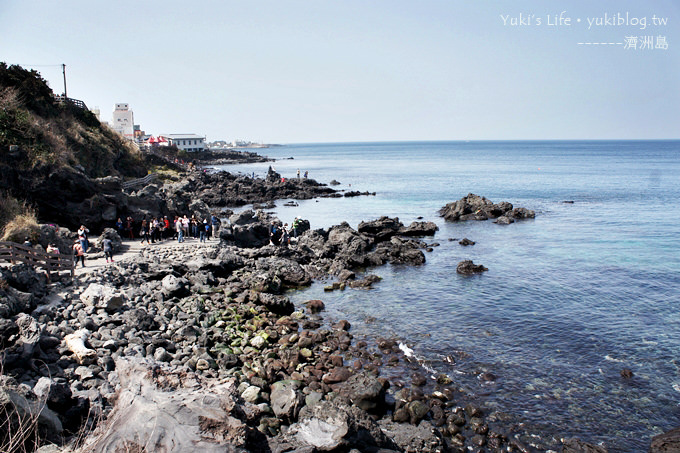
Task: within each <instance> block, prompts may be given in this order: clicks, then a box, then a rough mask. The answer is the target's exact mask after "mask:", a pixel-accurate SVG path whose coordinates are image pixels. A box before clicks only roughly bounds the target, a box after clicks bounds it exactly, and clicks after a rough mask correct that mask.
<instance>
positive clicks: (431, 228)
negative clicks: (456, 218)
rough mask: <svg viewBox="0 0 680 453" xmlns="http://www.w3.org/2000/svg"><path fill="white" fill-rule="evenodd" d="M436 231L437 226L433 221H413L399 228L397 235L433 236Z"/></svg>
mask: <svg viewBox="0 0 680 453" xmlns="http://www.w3.org/2000/svg"><path fill="white" fill-rule="evenodd" d="M437 231H439V227H438V226H437V224H436V223H434V222H413V223H411V224H410V225H409V226H408V227H405V228H404V227H402V228H400V229H399V235H400V236H407V237H423V236H433V235H434V234H435V233H436V232H437Z"/></svg>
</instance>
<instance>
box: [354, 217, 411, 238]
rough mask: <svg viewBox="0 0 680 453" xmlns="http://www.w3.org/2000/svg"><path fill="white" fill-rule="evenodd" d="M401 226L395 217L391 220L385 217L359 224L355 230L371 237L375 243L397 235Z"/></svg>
mask: <svg viewBox="0 0 680 453" xmlns="http://www.w3.org/2000/svg"><path fill="white" fill-rule="evenodd" d="M403 226H404V225H403V224H402V223H401V222H400V221H399V219H398V218H396V217H395V218H394V219H391V218H389V217H387V216H382V217H380V218H379V219H377V220H372V221H370V222H361V223H359V227H358V228H357V230H358V231H359V233H362V234H365V235H368V236H371V237H373V238H374V239H375V241H376V242H382V241H386V240H388V239H390V238H391V237H392V236H394V235H395V234H397V233H398V232H399V230H400V229H401V228H403Z"/></svg>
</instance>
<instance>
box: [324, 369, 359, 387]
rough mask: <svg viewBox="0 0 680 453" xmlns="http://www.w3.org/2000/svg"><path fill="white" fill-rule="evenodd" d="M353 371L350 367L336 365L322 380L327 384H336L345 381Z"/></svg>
mask: <svg viewBox="0 0 680 453" xmlns="http://www.w3.org/2000/svg"><path fill="white" fill-rule="evenodd" d="M351 375H352V373H351V372H350V371H349V369H348V368H345V367H336V368H333V369H332V370H331V371H329V372H328V373H326V374H325V375H324V376H323V379H322V381H323V382H324V383H325V384H336V383H338V382H343V381H346V380H347V379H349V377H350V376H351Z"/></svg>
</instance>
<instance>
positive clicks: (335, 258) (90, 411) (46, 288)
mask: <svg viewBox="0 0 680 453" xmlns="http://www.w3.org/2000/svg"><path fill="white" fill-rule="evenodd" d="M230 220H231V224H232V225H233V226H232V227H231V228H225V229H223V230H222V232H221V234H220V245H219V246H210V247H203V248H176V247H173V246H172V245H168V246H166V247H163V248H149V249H145V250H143V251H142V252H141V253H140V255H139V256H137V257H135V258H134V259H133V260H127V261H123V262H117V263H116V264H115V265H114V266H109V267H107V268H106V269H104V270H103V271H101V272H99V273H96V274H85V275H82V276H81V277H80V278H78V279H76V280H75V281H74V282H73V283H72V284H71V285H68V284H66V285H65V284H63V283H53V284H51V285H48V283H47V281H46V280H45V279H44V278H41V276H40V275H38V274H35V272H34V271H33V270H32V269H30V268H28V267H27V266H25V265H17V266H13V267H11V268H8V269H4V268H3V270H2V280H3V281H4V282H5V289H3V292H4V296H3V300H4V301H6V302H9V303H6V304H4V305H3V308H5V309H6V310H7V311H8V312H7V313H5V316H4V317H3V325H2V329H0V332H1V334H2V335H0V341H2V344H3V347H4V349H5V357H4V363H5V376H4V378H3V379H4V387H3V388H4V389H5V392H8V393H12V394H13V395H14V397H15V398H24V399H25V400H26V401H31V400H33V401H40V400H41V398H42V399H43V400H44V401H46V404H47V407H48V409H49V410H44V411H43V412H42V413H43V415H42V417H43V418H46V419H49V420H50V423H47V422H45V423H43V424H42V425H44V426H49V430H48V431H46V432H45V438H46V439H52V440H54V439H57V438H59V437H66V438H69V436H75V435H77V433H78V432H79V431H80V430H81V429H82V427H83V426H89V427H90V428H94V424H95V421H96V420H101V421H100V422H99V427H98V428H97V429H95V430H94V431H93V432H92V433H91V434H90V435H89V436H88V437H87V441H86V444H85V447H84V448H85V449H87V450H95V451H115V450H116V449H120V448H130V447H131V446H133V445H135V444H140V443H142V444H146V442H148V441H149V439H152V440H153V443H154V444H155V448H154V449H160V450H162V449H163V448H165V447H164V446H169V445H184V446H187V445H202V444H201V442H202V443H204V444H205V445H206V448H207V445H211V446H212V447H211V448H215V449H217V448H219V449H221V450H220V451H224V449H225V448H227V449H228V451H275V452H287V451H349V450H350V449H352V448H354V449H358V450H359V451H383V452H386V451H423V452H436V451H467V447H474V448H481V447H482V446H484V448H486V451H513V449H514V450H515V451H529V450H527V448H528V447H525V446H522V445H521V444H519V443H518V441H517V440H515V439H512V438H509V437H508V433H506V432H505V431H503V430H502V429H500V427H497V426H495V425H494V424H493V423H490V422H488V421H487V420H485V417H484V414H483V413H482V411H481V410H480V409H479V408H477V407H474V406H471V405H468V406H467V407H459V406H458V405H457V403H456V400H455V386H454V385H453V382H452V380H451V379H450V378H449V377H448V376H445V375H441V376H437V378H436V384H434V385H433V386H430V387H432V390H428V391H425V390H424V389H425V388H426V386H425V385H426V384H427V383H428V378H427V376H426V375H424V374H423V373H422V372H417V373H414V374H413V375H412V380H411V383H410V385H405V386H404V387H402V388H391V383H390V382H389V381H388V380H387V379H384V378H381V375H380V370H381V368H382V367H385V366H398V364H399V363H400V362H406V361H408V358H407V357H406V356H404V353H403V351H402V350H401V349H400V348H399V347H398V344H397V342H396V341H395V340H394V339H377V341H376V344H375V345H368V344H367V343H366V342H365V341H360V342H356V343H355V342H353V338H352V334H351V329H350V325H349V323H348V322H347V321H339V322H337V323H335V324H334V325H333V326H330V327H326V326H324V323H323V319H322V318H321V317H320V315H319V312H320V311H322V310H323V302H322V301H318V300H315V301H309V302H308V303H307V304H306V307H305V308H304V309H303V310H296V307H294V306H293V305H292V303H291V302H290V300H289V299H288V298H287V297H286V296H285V294H284V293H285V291H286V290H287V289H290V288H298V287H302V286H305V285H309V284H310V283H311V282H312V280H313V279H320V278H333V279H336V280H337V281H338V282H342V283H343V284H347V285H348V286H349V287H360V288H365V287H368V286H370V285H371V284H373V283H374V282H375V281H377V279H374V278H372V277H371V275H370V274H365V273H362V272H363V271H364V270H365V269H367V268H370V267H372V266H379V265H383V264H387V263H392V264H406V265H419V264H422V263H424V262H425V257H424V254H423V249H427V248H428V244H427V243H425V242H423V241H422V240H420V239H417V238H418V237H422V236H426V235H432V234H434V232H435V231H436V229H437V228H436V226H435V225H434V224H433V223H430V222H415V223H414V224H412V225H410V226H408V227H405V226H404V225H402V224H401V223H400V222H399V221H398V219H390V218H387V217H382V218H380V219H378V220H375V221H371V222H362V223H361V224H360V226H359V228H358V229H357V230H354V229H353V228H351V227H350V226H349V225H347V224H346V223H344V224H341V225H338V226H335V227H332V228H329V229H327V230H308V231H305V232H304V233H303V234H302V235H301V236H300V237H299V238H298V240H297V241H296V242H295V243H294V244H292V245H291V246H290V247H276V246H273V245H269V244H265V245H263V244H262V243H261V242H262V241H263V240H264V238H265V237H268V236H267V234H268V233H267V225H268V224H269V222H270V221H271V220H272V219H271V218H270V217H268V216H267V215H266V214H264V213H262V212H259V213H254V212H252V211H250V212H249V211H246V212H244V213H241V214H238V215H235V216H234V217H233V218H232V219H230ZM29 313H30V314H29ZM371 351H375V352H371ZM217 390H219V392H218V391H217ZM169 394H170V395H174V397H173V398H169ZM179 395H182V396H181V397H179ZM209 395H212V397H213V399H215V401H213V400H211V401H212V403H211V404H212V405H206V404H203V403H200V404H199V403H195V404H193V405H188V404H187V403H186V402H187V401H205V400H206V398H208V396H209ZM168 398H169V400H168ZM208 399H210V398H208ZM189 406H191V408H190V407H189ZM213 406H215V407H213ZM177 412H181V413H182V414H183V415H182V417H180V418H179V419H178V417H167V416H163V414H168V413H177ZM150 419H153V423H152V424H149V423H148V420H150ZM142 420H146V421H147V423H142V422H141V421H142ZM194 422H195V423H194ZM185 424H186V426H185ZM178 425H179V426H178ZM145 426H150V427H152V428H153V430H155V431H154V432H156V434H152V433H151V432H146V431H145V428H143V427H145ZM159 426H162V427H163V429H162V430H160V431H161V432H162V433H165V434H163V435H160V434H157V432H158V427H159ZM150 429H151V428H150ZM177 432H181V433H182V434H181V435H179V434H176V433H177ZM145 436H149V437H145ZM178 436H179V437H178ZM173 448H174V447H173ZM168 451H170V450H168ZM172 451H181V449H179V450H172ZM206 451H210V450H209V449H208V450H206Z"/></svg>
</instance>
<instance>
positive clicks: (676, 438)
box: [562, 428, 680, 453]
mask: <svg viewBox="0 0 680 453" xmlns="http://www.w3.org/2000/svg"><path fill="white" fill-rule="evenodd" d="M562 451H565V450H562ZM677 452H680V428H674V429H672V430H670V431H667V432H665V433H663V434H659V435H657V436H654V437H652V445H651V446H650V447H649V453H677Z"/></svg>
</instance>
